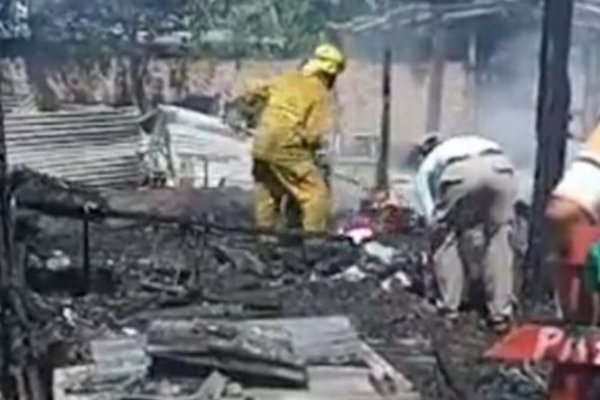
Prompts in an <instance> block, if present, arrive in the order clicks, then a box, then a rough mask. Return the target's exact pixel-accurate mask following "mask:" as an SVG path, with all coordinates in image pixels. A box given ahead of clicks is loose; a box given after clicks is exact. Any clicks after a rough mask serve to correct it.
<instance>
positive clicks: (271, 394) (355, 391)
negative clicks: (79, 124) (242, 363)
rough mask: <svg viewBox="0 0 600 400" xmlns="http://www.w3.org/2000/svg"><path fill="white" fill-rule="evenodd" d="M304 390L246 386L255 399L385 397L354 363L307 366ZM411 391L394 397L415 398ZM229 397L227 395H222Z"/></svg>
mask: <svg viewBox="0 0 600 400" xmlns="http://www.w3.org/2000/svg"><path fill="white" fill-rule="evenodd" d="M308 374H309V382H310V383H309V388H308V389H306V390H278V389H271V388H269V389H267V388H252V389H247V390H246V391H245V394H247V395H248V396H249V397H251V398H254V399H257V400H379V399H385V397H383V396H381V395H380V394H378V393H377V392H376V390H375V389H374V388H373V386H372V385H371V384H370V383H369V369H368V368H357V367H310V368H309V369H308ZM418 398H419V397H418V395H416V394H415V393H414V392H406V393H400V394H398V396H397V397H395V399H397V400H417V399H418ZM223 400H228V399H223Z"/></svg>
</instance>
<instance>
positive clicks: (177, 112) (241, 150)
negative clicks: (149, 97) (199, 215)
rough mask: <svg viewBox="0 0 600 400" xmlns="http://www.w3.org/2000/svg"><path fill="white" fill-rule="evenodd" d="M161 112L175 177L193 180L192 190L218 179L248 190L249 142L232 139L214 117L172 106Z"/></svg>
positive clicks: (250, 161) (230, 131) (227, 128)
mask: <svg viewBox="0 0 600 400" xmlns="http://www.w3.org/2000/svg"><path fill="white" fill-rule="evenodd" d="M161 110H162V111H163V112H166V113H167V114H168V123H167V129H168V134H169V138H170V145H171V148H170V151H169V153H170V154H171V156H172V159H173V163H174V166H175V169H176V170H177V175H178V178H180V179H186V178H187V179H189V180H193V185H194V186H195V187H201V186H203V184H204V183H205V182H206V183H208V186H212V187H214V186H217V185H218V184H219V182H221V181H222V180H224V181H225V184H226V185H227V186H237V187H241V188H250V187H252V182H253V179H252V175H251V171H252V159H251V151H250V150H251V141H250V140H244V139H242V138H240V137H236V136H235V135H234V134H233V132H232V130H231V128H229V127H228V126H227V125H225V124H224V123H223V122H221V120H220V119H219V118H217V117H214V116H210V115H205V114H202V113H199V112H195V111H191V110H187V109H185V108H181V107H175V106H162V107H161ZM205 163H208V166H207V170H206V171H205ZM205 172H208V174H207V176H205Z"/></svg>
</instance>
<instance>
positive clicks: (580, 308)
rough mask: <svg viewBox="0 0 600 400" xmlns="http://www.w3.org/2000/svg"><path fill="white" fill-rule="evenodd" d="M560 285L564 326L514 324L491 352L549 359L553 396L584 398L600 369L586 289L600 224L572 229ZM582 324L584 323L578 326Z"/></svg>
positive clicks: (598, 339)
mask: <svg viewBox="0 0 600 400" xmlns="http://www.w3.org/2000/svg"><path fill="white" fill-rule="evenodd" d="M571 239H572V240H571V243H570V244H569V248H568V252H567V254H564V255H563V265H562V268H561V269H560V271H559V275H558V277H557V278H558V279H557V282H558V287H557V288H556V290H557V294H558V299H559V301H560V305H561V308H562V311H563V314H564V316H565V324H567V325H565V326H568V324H572V325H571V326H570V328H561V327H556V326H541V325H533V324H527V325H524V326H521V327H518V328H516V329H514V330H513V331H512V332H510V333H509V334H508V335H506V336H505V337H503V338H502V339H500V340H499V341H498V342H497V343H495V344H494V345H493V346H492V347H491V348H490V349H489V350H488V352H487V353H486V356H487V357H489V358H493V359H497V360H503V361H509V362H510V361H532V360H538V361H548V362H553V363H554V364H555V367H554V369H553V371H552V374H551V376H550V382H549V389H548V396H547V398H548V400H585V399H586V396H587V393H586V391H587V390H588V388H589V387H590V386H591V379H592V378H593V377H594V376H595V375H597V374H600V330H599V329H597V328H595V327H592V326H591V325H592V324H593V321H594V319H595V318H594V311H596V312H597V311H598V310H594V299H593V297H592V296H591V295H590V294H589V293H588V292H586V291H585V290H583V288H584V286H583V285H584V282H583V281H582V269H583V267H584V266H585V264H586V262H587V256H588V251H589V249H590V247H591V246H592V245H593V244H594V243H596V242H598V241H599V240H600V226H590V225H587V226H586V225H582V226H580V227H577V228H576V229H575V230H574V231H573V236H572V238H571ZM576 325H578V326H579V329H578V328H577V327H576Z"/></svg>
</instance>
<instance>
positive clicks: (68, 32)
mask: <svg viewBox="0 0 600 400" xmlns="http://www.w3.org/2000/svg"><path fill="white" fill-rule="evenodd" d="M187 5H188V0H169V1H161V0H129V1H126V2H124V1H119V0H90V1H86V2H82V1H78V0H37V1H34V2H33V4H32V10H31V17H30V26H31V28H32V33H33V37H32V41H31V45H32V46H31V47H32V51H30V52H29V54H28V56H29V61H30V62H29V63H28V66H29V68H28V70H29V71H28V72H29V75H30V77H31V79H32V80H33V81H34V83H35V86H36V87H37V88H38V91H41V92H48V88H45V83H44V81H45V77H44V73H43V71H39V68H40V66H43V65H44V63H43V62H39V60H37V59H36V57H40V56H41V55H40V53H43V51H41V50H40V47H43V48H44V49H49V48H52V49H53V50H54V51H55V52H56V53H63V55H64V56H65V57H66V58H71V59H74V60H76V61H77V62H78V63H81V64H83V65H85V64H86V63H90V64H95V63H97V62H99V61H100V62H102V61H107V60H108V59H110V58H113V57H117V58H119V57H123V56H125V57H126V58H128V59H129V72H130V77H129V78H130V79H129V80H130V82H131V85H132V90H131V91H128V90H125V91H124V92H132V93H133V97H134V99H135V101H136V103H137V104H138V106H139V107H140V108H141V109H142V110H144V109H146V108H147V99H146V97H145V95H144V85H143V81H144V78H145V75H146V71H147V63H148V60H149V52H148V45H151V44H152V42H153V40H154V39H155V38H156V37H157V36H158V35H160V34H164V33H170V32H173V31H176V30H185V29H187V28H188V20H189V18H188V17H187V10H188V7H187ZM36 43H37V44H39V43H43V45H42V46H36ZM56 53H55V54H56ZM42 97H43V96H42Z"/></svg>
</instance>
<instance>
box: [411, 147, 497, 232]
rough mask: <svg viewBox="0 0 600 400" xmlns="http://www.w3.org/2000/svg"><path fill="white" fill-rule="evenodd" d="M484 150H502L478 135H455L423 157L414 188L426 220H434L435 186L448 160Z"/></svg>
mask: <svg viewBox="0 0 600 400" xmlns="http://www.w3.org/2000/svg"><path fill="white" fill-rule="evenodd" d="M486 150H500V151H502V149H501V147H500V146H499V145H498V144H497V143H495V142H492V141H491V140H488V139H484V138H482V137H479V136H456V137H453V138H450V139H447V140H444V141H443V142H442V143H440V144H439V145H438V146H437V147H436V148H435V149H433V151H432V152H431V153H429V154H428V155H427V157H425V159H424V160H423V161H422V162H421V164H420V165H419V170H418V171H417V176H416V178H415V189H416V195H417V199H418V201H419V203H420V205H421V207H422V211H423V213H424V215H425V218H426V219H427V221H428V222H432V221H433V220H434V213H435V204H436V201H437V199H436V188H437V185H438V183H439V179H440V177H441V173H442V171H443V170H444V167H445V166H446V164H447V162H448V160H449V159H451V158H455V157H464V156H470V155H475V154H479V153H481V152H483V151H486Z"/></svg>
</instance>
